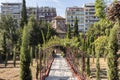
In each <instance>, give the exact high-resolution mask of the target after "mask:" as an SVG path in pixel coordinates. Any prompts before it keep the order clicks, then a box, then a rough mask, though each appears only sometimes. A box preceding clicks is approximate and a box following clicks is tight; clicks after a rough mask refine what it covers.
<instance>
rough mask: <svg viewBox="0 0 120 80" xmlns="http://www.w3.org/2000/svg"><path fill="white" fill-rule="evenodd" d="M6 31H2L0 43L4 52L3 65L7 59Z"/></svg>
mask: <svg viewBox="0 0 120 80" xmlns="http://www.w3.org/2000/svg"><path fill="white" fill-rule="evenodd" d="M6 39H7V38H6V32H4V33H3V43H2V48H3V53H4V54H5V67H6V66H7V61H8V52H7V40H6Z"/></svg>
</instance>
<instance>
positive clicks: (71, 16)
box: [66, 6, 84, 32]
mask: <svg viewBox="0 0 120 80" xmlns="http://www.w3.org/2000/svg"><path fill="white" fill-rule="evenodd" d="M76 17H77V19H78V29H79V31H80V32H83V31H84V8H82V7H77V6H75V7H68V8H66V23H67V24H70V27H71V29H73V27H74V21H75V18H76Z"/></svg>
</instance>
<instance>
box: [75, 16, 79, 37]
mask: <svg viewBox="0 0 120 80" xmlns="http://www.w3.org/2000/svg"><path fill="white" fill-rule="evenodd" d="M78 35H79V32H78V20H77V17H76V18H75V22H74V36H76V37H78Z"/></svg>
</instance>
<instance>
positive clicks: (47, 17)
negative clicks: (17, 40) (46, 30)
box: [1, 3, 57, 22]
mask: <svg viewBox="0 0 120 80" xmlns="http://www.w3.org/2000/svg"><path fill="white" fill-rule="evenodd" d="M1 4H2V5H1V15H11V16H13V18H15V19H17V20H20V18H21V10H22V3H1ZM30 14H34V15H35V18H36V19H39V20H44V21H47V22H51V21H52V19H53V18H54V17H56V16H57V13H56V8H53V7H27V15H28V16H30Z"/></svg>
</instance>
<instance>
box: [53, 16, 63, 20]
mask: <svg viewBox="0 0 120 80" xmlns="http://www.w3.org/2000/svg"><path fill="white" fill-rule="evenodd" d="M53 20H65V18H63V17H61V16H56V17H54V18H53Z"/></svg>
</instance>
